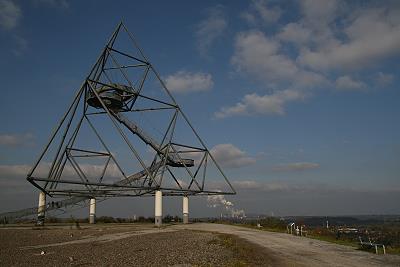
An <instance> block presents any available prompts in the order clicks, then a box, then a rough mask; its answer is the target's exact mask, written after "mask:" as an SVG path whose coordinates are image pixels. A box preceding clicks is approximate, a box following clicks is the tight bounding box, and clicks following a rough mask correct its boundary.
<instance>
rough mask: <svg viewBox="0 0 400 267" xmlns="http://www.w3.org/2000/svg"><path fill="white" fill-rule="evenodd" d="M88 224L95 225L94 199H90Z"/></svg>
mask: <svg viewBox="0 0 400 267" xmlns="http://www.w3.org/2000/svg"><path fill="white" fill-rule="evenodd" d="M89 223H91V224H94V223H96V199H95V198H91V199H90V211H89Z"/></svg>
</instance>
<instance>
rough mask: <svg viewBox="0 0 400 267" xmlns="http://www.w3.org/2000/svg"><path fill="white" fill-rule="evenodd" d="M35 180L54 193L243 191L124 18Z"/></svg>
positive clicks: (40, 163) (31, 175) (57, 131)
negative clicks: (143, 49) (129, 29)
mask: <svg viewBox="0 0 400 267" xmlns="http://www.w3.org/2000/svg"><path fill="white" fill-rule="evenodd" d="M27 179H28V181H29V182H31V183H32V184H33V185H34V186H36V187H37V188H39V189H40V190H41V191H42V192H45V193H46V194H47V195H49V196H73V197H77V198H75V200H77V199H78V200H79V199H80V198H81V199H87V198H94V197H113V196H142V195H148V194H151V195H152V194H154V192H155V191H156V190H161V191H162V192H163V195H183V196H188V195H204V194H206V195H212V194H235V190H234V188H233V187H232V185H231V183H230V182H229V180H228V179H227V177H226V176H225V175H224V173H223V172H222V170H221V168H220V167H219V165H218V163H217V162H216V161H215V159H214V158H213V156H212V155H211V154H210V151H209V150H208V149H207V147H206V146H205V144H204V142H203V141H202V140H201V139H200V137H199V135H198V134H197V132H196V131H195V130H194V128H193V127H192V125H191V124H190V122H189V120H188V118H187V117H186V116H185V114H184V113H183V112H182V110H181V108H180V107H179V105H178V104H177V103H176V101H175V100H174V98H173V96H172V95H171V94H170V92H169V91H168V89H167V88H166V86H165V84H164V82H163V81H162V79H161V77H160V75H159V74H158V73H157V71H156V70H155V69H154V67H153V65H152V64H151V63H150V62H149V61H148V60H147V58H146V57H145V56H144V54H143V52H142V50H141V49H140V47H139V46H138V44H137V42H136V40H135V39H134V37H133V36H132V34H131V33H130V32H129V31H128V30H127V28H126V27H125V25H124V24H123V23H120V24H119V25H118V27H117V28H116V30H115V31H114V33H113V34H112V36H111V37H110V40H109V41H108V43H107V44H106V46H105V48H104V49H103V51H102V52H101V54H100V56H99V58H98V59H97V61H96V63H95V64H94V66H93V68H92V70H91V71H90V73H89V75H88V76H87V78H86V79H85V81H84V82H83V84H82V86H81V87H80V89H79V90H78V91H77V93H76V95H75V97H74V99H73V101H72V104H71V105H70V106H69V108H68V110H67V112H66V113H65V115H64V116H63V118H62V120H61V121H60V123H59V124H58V125H57V127H56V128H55V130H54V132H53V134H52V136H51V138H50V140H49V142H48V144H47V145H46V146H45V148H44V150H43V153H42V154H41V155H40V157H39V159H38V160H37V162H36V163H35V165H34V166H33V168H32V170H31V171H30V172H29V174H28V177H27Z"/></svg>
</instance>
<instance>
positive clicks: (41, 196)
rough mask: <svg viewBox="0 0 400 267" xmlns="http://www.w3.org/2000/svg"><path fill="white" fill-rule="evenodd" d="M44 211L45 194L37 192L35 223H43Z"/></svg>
mask: <svg viewBox="0 0 400 267" xmlns="http://www.w3.org/2000/svg"><path fill="white" fill-rule="evenodd" d="M45 213H46V194H45V193H44V192H40V193H39V205H38V217H37V222H36V224H37V225H44V219H45Z"/></svg>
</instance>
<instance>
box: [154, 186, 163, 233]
mask: <svg viewBox="0 0 400 267" xmlns="http://www.w3.org/2000/svg"><path fill="white" fill-rule="evenodd" d="M154 223H155V225H156V226H158V227H160V226H161V224H162V192H161V191H160V190H157V191H156V194H155V214H154Z"/></svg>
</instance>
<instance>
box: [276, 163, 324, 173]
mask: <svg viewBox="0 0 400 267" xmlns="http://www.w3.org/2000/svg"><path fill="white" fill-rule="evenodd" d="M317 168H319V164H318V163H313V162H294V163H287V164H280V165H277V166H274V167H273V168H272V169H273V170H274V171H282V172H286V171H305V170H312V169H317Z"/></svg>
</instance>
